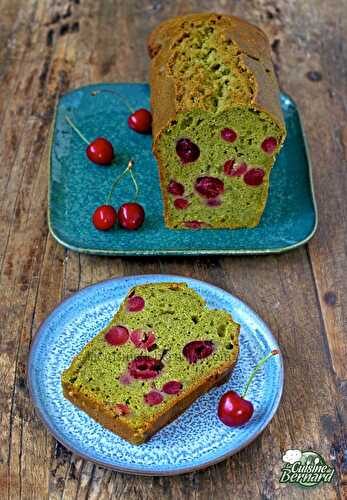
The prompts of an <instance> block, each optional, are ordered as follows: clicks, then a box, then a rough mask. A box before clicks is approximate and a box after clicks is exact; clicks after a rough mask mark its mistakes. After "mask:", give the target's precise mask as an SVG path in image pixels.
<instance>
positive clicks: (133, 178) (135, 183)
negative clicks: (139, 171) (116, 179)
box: [130, 168, 139, 201]
mask: <svg viewBox="0 0 347 500" xmlns="http://www.w3.org/2000/svg"><path fill="white" fill-rule="evenodd" d="M130 175H131V178H132V181H133V183H134V186H135V201H136V200H137V197H138V195H139V185H138V184H137V182H136V179H135V176H134V172H133V171H132V168H130Z"/></svg>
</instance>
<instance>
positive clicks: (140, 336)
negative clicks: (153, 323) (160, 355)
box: [130, 328, 155, 350]
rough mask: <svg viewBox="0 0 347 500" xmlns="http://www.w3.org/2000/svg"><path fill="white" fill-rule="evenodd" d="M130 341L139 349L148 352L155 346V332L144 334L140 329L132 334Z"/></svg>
mask: <svg viewBox="0 0 347 500" xmlns="http://www.w3.org/2000/svg"><path fill="white" fill-rule="evenodd" d="M130 340H131V342H132V343H133V344H135V346H136V347H138V348H139V349H147V350H148V349H150V348H151V347H152V346H153V345H154V344H155V335H154V333H153V332H144V331H143V330H142V329H141V328H139V329H138V330H133V331H132V332H131V334H130Z"/></svg>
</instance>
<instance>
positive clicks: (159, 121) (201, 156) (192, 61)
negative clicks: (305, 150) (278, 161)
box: [149, 14, 285, 228]
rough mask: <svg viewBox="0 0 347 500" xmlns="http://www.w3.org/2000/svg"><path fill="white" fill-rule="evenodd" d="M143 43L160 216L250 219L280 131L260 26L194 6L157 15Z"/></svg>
mask: <svg viewBox="0 0 347 500" xmlns="http://www.w3.org/2000/svg"><path fill="white" fill-rule="evenodd" d="M149 52H150V54H151V56H152V62H151V75H150V82H151V92H152V110H153V140H154V144H153V150H154V153H155V155H156V157H157V159H158V163H159V172H160V179H161V189H162V194H163V199H164V208H165V221H166V225H167V226H168V227H171V228H200V227H201V228H218V227H220V228H222V227H225V228H238V227H254V226H256V225H257V224H258V223H259V221H260V217H261V215H262V213H263V210H264V207H265V204H266V200H267V194H268V187H269V175H270V171H271V168H272V165H273V163H274V160H275V156H276V154H277V153H278V151H279V149H280V147H281V144H282V143H283V141H284V137H285V127H284V123H283V117H282V113H281V109H280V106H279V102H278V87H277V82H276V78H275V75H274V71H273V67H272V62H271V54H270V46H269V42H268V40H267V38H266V36H265V35H264V33H263V32H262V31H261V30H259V29H258V28H257V27H255V26H253V25H250V24H249V23H246V22H245V21H242V20H240V19H237V18H235V17H232V16H220V15H217V14H193V15H190V16H183V17H179V18H175V19H171V20H169V21H166V22H164V23H163V24H161V25H160V26H159V27H158V28H157V29H156V30H155V31H154V32H153V33H152V35H151V36H150V39H149Z"/></svg>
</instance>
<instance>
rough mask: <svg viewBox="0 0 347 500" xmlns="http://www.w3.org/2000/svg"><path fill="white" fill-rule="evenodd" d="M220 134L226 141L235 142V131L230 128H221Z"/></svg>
mask: <svg viewBox="0 0 347 500" xmlns="http://www.w3.org/2000/svg"><path fill="white" fill-rule="evenodd" d="M220 135H221V137H222V139H224V141H227V142H235V141H236V139H237V133H236V132H235V130H233V129H232V128H223V130H222V131H221V133H220Z"/></svg>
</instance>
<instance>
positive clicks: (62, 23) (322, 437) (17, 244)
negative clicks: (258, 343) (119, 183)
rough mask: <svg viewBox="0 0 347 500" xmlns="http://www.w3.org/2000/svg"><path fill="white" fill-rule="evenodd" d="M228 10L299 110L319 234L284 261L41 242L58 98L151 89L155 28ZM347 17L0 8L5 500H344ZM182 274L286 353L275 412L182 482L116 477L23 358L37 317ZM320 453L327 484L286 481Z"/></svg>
mask: <svg viewBox="0 0 347 500" xmlns="http://www.w3.org/2000/svg"><path fill="white" fill-rule="evenodd" d="M212 9H214V10H218V11H220V12H227V13H234V14H236V15H241V16H243V17H245V18H246V19H248V20H250V21H253V22H255V23H256V24H258V25H259V26H261V27H262V28H263V29H264V30H265V31H266V32H267V33H268V35H269V37H270V39H271V42H272V48H273V58H274V62H275V64H276V68H277V72H278V75H279V80H280V83H281V86H282V88H283V89H284V90H285V91H286V92H287V93H289V94H290V95H292V96H293V97H294V98H295V100H296V102H297V104H298V106H299V109H300V110H301V115H302V118H303V122H304V127H305V130H306V134H307V136H308V142H309V147H310V150H311V156H312V163H313V176H314V184H315V188H316V196H317V201H318V209H319V228H318V231H317V234H316V236H315V237H314V239H313V240H312V241H311V242H310V243H309V244H308V245H306V246H304V247H301V248H299V249H297V250H294V251H291V252H288V253H286V254H283V255H278V256H266V257H225V258H224V257H218V258H199V259H195V258H194V259H193V258H160V259H159V258H146V259H139V258H131V259H130V258H126V259H120V258H102V257H93V256H86V255H79V254H76V253H73V252H71V251H69V250H66V249H64V248H63V247H62V246H60V245H59V244H57V243H56V242H55V241H54V240H53V239H52V237H51V236H50V235H49V233H48V228H47V219H46V207H47V162H46V158H45V145H46V141H47V137H48V132H49V128H50V124H51V120H52V113H53V109H54V105H55V103H56V101H57V98H58V96H59V95H61V94H62V93H64V92H66V90H68V89H71V88H74V87H77V86H79V85H84V84H88V83H91V82H100V81H104V82H114V81H143V80H145V79H146V77H147V67H148V58H147V57H146V48H145V41H146V36H147V34H148V33H149V32H150V31H151V29H152V28H153V27H154V26H155V25H156V24H157V23H158V22H159V21H161V20H162V19H165V18H167V17H170V16H172V15H176V14H183V13H186V12H190V11H197V10H212ZM346 14H347V8H346V1H345V0H343V1H341V0H329V1H325V0H296V1H294V0H293V1H287V0H277V1H276V0H249V1H245V0H244V1H242V0H232V1H227V0H219V1H218V0H214V1H207V0H202V1H198V0H196V1H183V0H182V1H161V0H131V1H121V0H119V1H117V0H114V1H112V0H103V1H96V0H73V1H67V0H60V1H59V0H57V1H54V0H0V82H1V85H0V127H1V135H0V158H1V161H0V168H1V184H0V189H1V191H0V193H1V194H0V202H1V226H0V230H1V233H0V234H1V243H0V255H1V301H0V317H1V330H0V342H1V344H0V348H1V357H0V376H1V379H0V380H1V384H0V412H1V413H0V415H1V436H0V440H1V441H0V498H3V499H6V498H11V499H15V500H17V499H21V498H23V499H29V498H30V499H35V500H41V499H46V498H50V499H58V498H59V499H60V498H64V499H72V498H77V499H84V498H89V499H108V498H115V499H119V498H120V499H130V500H132V499H161V498H165V499H166V498H168V499H174V500H176V499H183V498H197V499H208V498H210V499H211V498H213V499H214V500H216V499H221V500H224V499H226V498H228V499H229V498H230V499H252V500H253V499H257V498H261V499H270V498H271V499H272V498H290V499H292V498H294V499H296V498H308V497H309V498H316V499H321V498H327V499H333V498H343V497H344V496H345V495H346V496H347V458H346V453H347V452H346V445H347V435H346V420H347V418H346V406H347V405H346V399H347V362H346V359H347V343H346V330H347V324H346V319H347V311H346V293H347V286H346V277H347V272H346V271H347V260H346V234H347V232H346V226H347V213H346V206H347V204H346V195H347V189H346V184H347V170H346V167H347V162H346V160H347V125H346V123H347V120H346V118H347V113H346V110H347V73H346V68H347V44H346V38H347V15H346ZM141 273H175V274H181V275H185V276H192V277H196V278H200V279H203V280H207V281H210V282H212V283H214V284H216V285H218V286H221V287H223V288H225V289H227V290H230V291H231V292H232V293H234V294H236V295H238V296H239V297H241V298H242V299H243V300H245V301H246V302H247V303H249V304H250V305H251V306H252V307H254V308H255V310H256V311H258V313H259V314H260V315H261V316H262V317H263V318H264V319H265V321H266V322H267V323H268V324H269V325H270V327H271V328H272V330H273V331H274V333H275V335H276V336H277V337H278V340H279V342H280V344H281V346H282V349H283V354H284V358H285V365H286V384H285V391H284V397H283V401H282V404H281V406H280V409H279V411H278V413H277V415H276V416H275V418H274V419H273V421H272V422H271V424H270V425H269V426H268V428H267V429H266V430H265V432H264V433H263V434H262V435H261V437H259V438H258V439H257V440H256V441H255V442H254V443H253V444H252V445H250V446H249V447H248V448H246V449H245V450H243V451H242V452H240V453H239V454H237V455H236V456H234V457H232V458H231V459H230V460H227V461H225V462H223V463H221V464H219V465H216V466H213V467H210V468H209V469H208V470H206V471H203V472H197V473H194V474H190V475H185V476H178V477H173V478H167V477H162V478H151V477H149V478H141V477H135V476H128V475H124V474H117V473H113V472H110V471H107V470H104V469H102V468H100V467H97V466H94V465H93V464H92V463H89V462H85V461H83V460H81V459H79V458H78V457H76V456H74V455H72V454H71V453H70V452H69V451H67V450H66V449H64V448H63V447H62V446H61V445H59V444H58V443H56V442H55V440H54V439H53V438H52V437H51V435H50V434H49V433H48V432H47V431H46V429H45V427H44V426H43V425H42V424H41V422H40V420H39V419H38V417H37V416H36V414H35V411H34V408H33V406H32V404H31V402H30V400H29V397H28V390H27V383H26V363H27V358H28V352H29V348H30V344H31V342H32V339H33V337H34V336H35V333H36V332H37V329H38V327H39V325H40V323H41V321H42V320H43V319H44V318H45V317H46V316H47V314H49V312H50V311H51V310H52V309H53V308H54V307H55V306H56V305H57V304H58V303H59V302H60V301H61V300H62V299H63V298H64V297H66V296H69V295H70V294H71V293H73V292H75V291H76V290H79V289H80V288H82V287H84V286H86V285H89V284H90V283H95V282H97V281H99V280H102V279H106V278H110V277H112V276H122V275H130V274H141ZM288 448H299V449H306V448H309V449H313V450H316V451H317V452H320V453H321V454H322V455H323V457H325V459H327V461H328V462H330V463H333V464H334V466H335V467H336V476H337V480H336V481H335V483H334V484H332V485H324V486H322V487H321V488H317V489H311V490H304V489H300V488H298V487H296V486H293V485H287V486H284V485H280V484H279V481H278V478H279V475H280V469H281V466H282V465H281V464H282V461H281V457H282V454H283V453H284V452H285V451H286V450H287V449H288Z"/></svg>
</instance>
